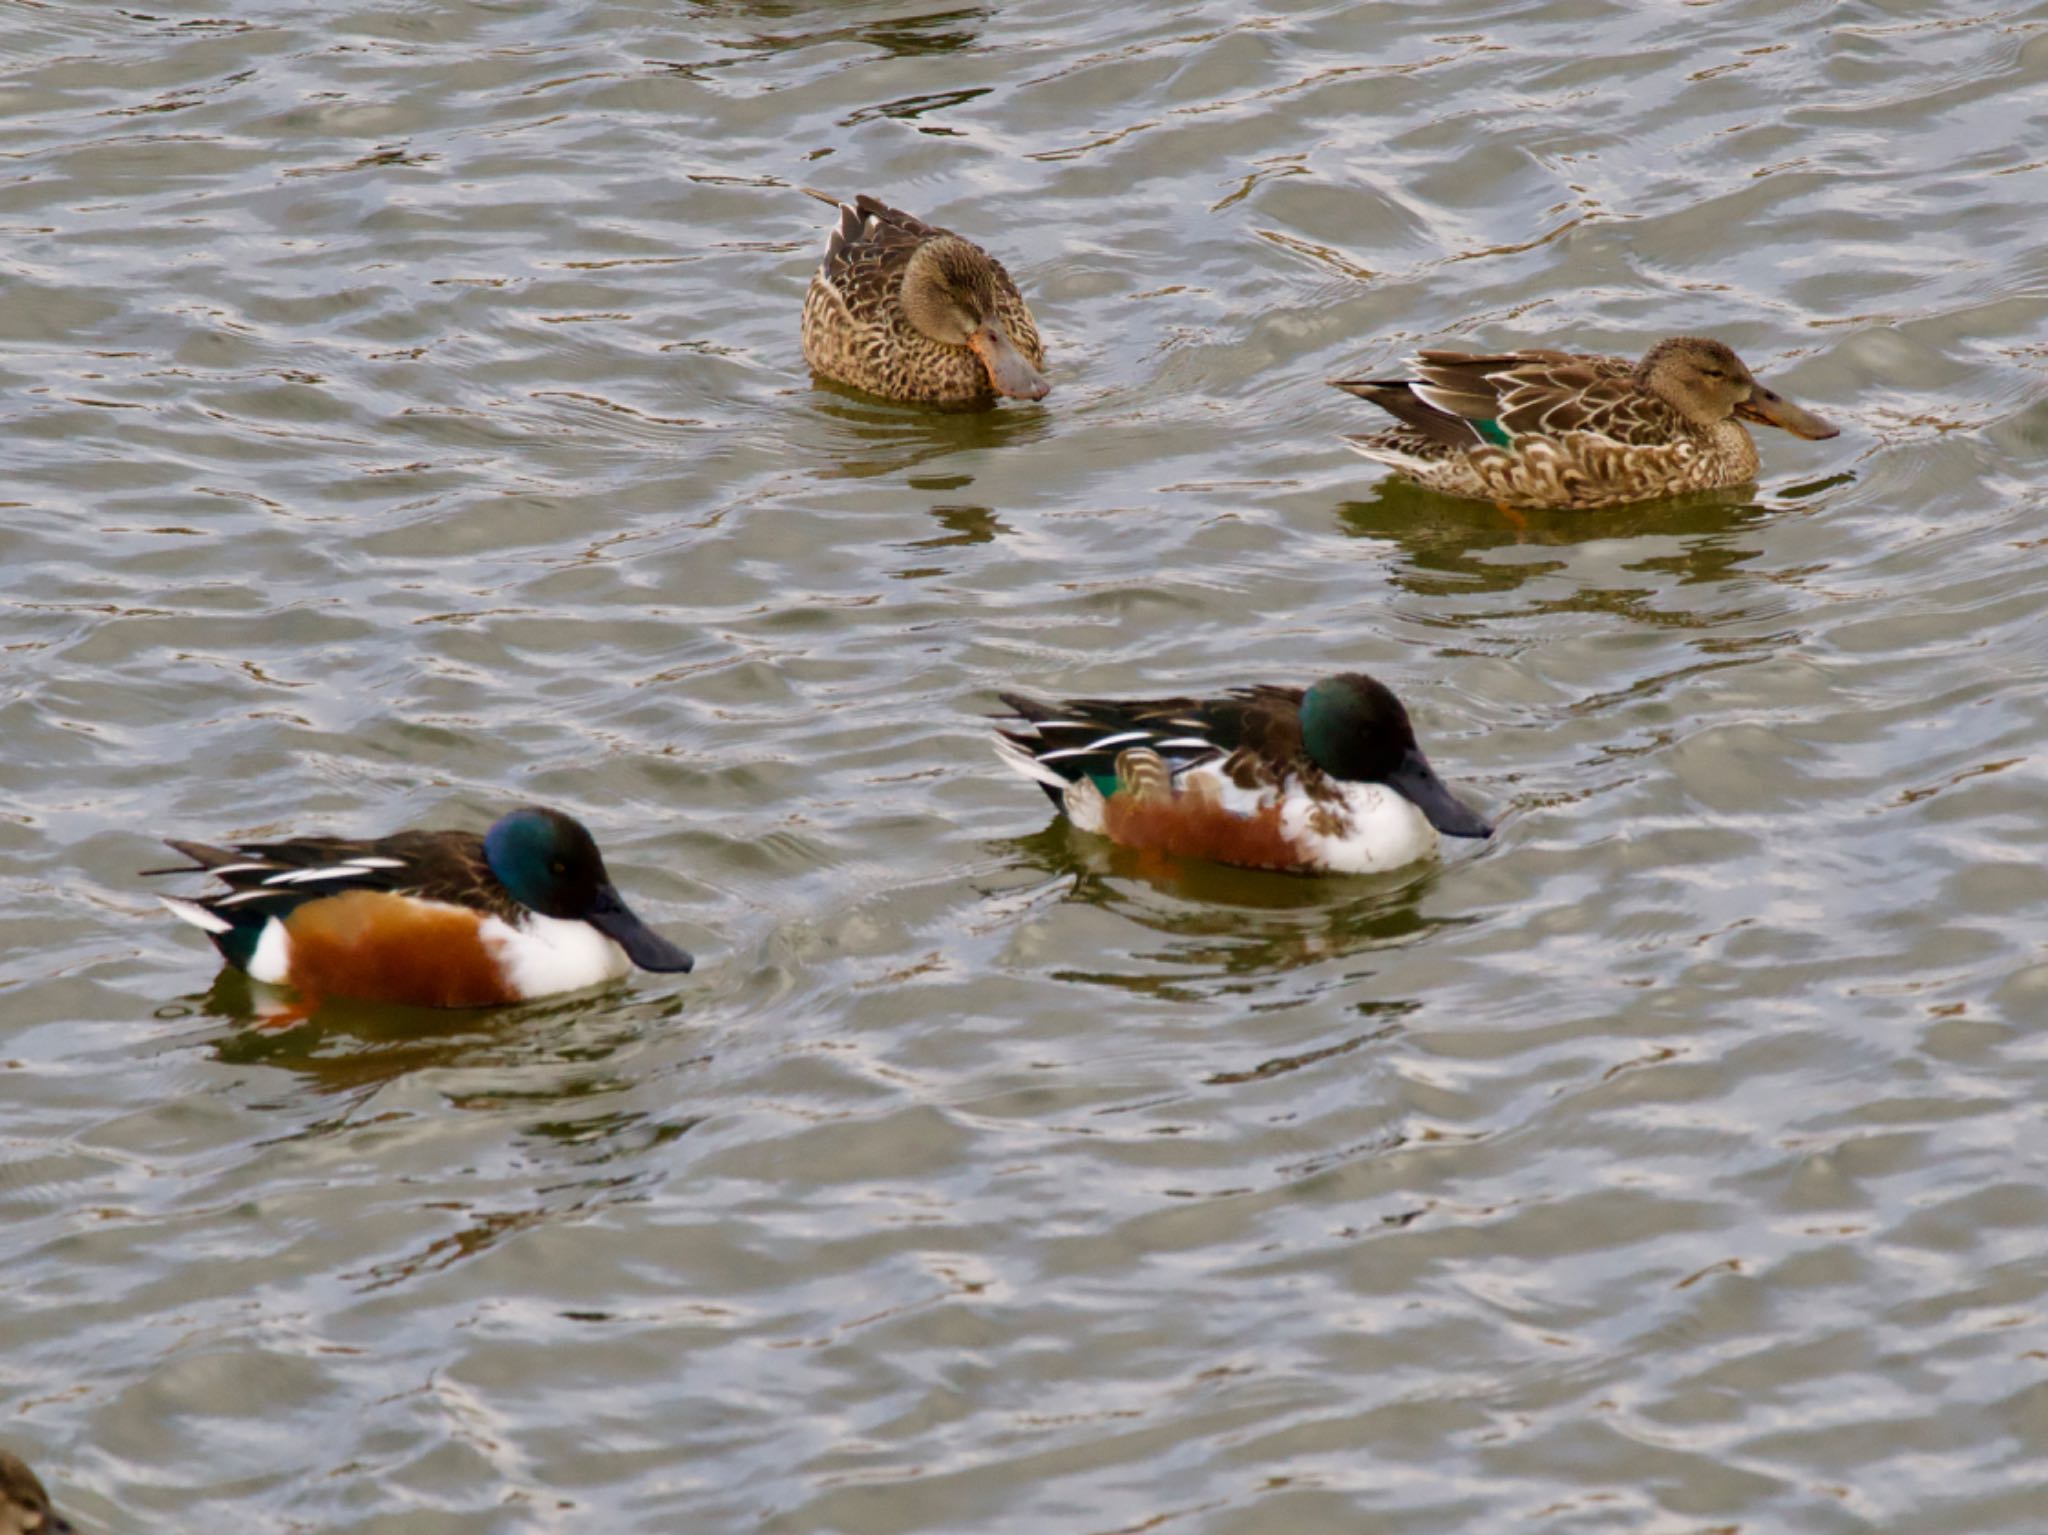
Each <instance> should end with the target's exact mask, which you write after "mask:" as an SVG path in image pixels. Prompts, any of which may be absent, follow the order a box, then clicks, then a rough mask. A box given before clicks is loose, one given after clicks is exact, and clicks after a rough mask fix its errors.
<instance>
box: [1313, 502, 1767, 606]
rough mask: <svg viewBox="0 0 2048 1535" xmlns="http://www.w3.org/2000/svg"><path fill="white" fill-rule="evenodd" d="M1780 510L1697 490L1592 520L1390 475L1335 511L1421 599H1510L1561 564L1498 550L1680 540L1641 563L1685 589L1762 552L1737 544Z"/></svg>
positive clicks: (1599, 513)
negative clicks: (1382, 551) (1483, 595)
mask: <svg viewBox="0 0 2048 1535" xmlns="http://www.w3.org/2000/svg"><path fill="white" fill-rule="evenodd" d="M1781 510H1783V508H1781V507H1778V506H1774V505H1772V504H1770V503H1767V502H1762V501H1759V500H1757V499H1756V496H1755V494H1754V491H1753V488H1752V487H1749V486H1739V487H1736V488H1734V489H1730V490H1715V491H1702V492H1699V493H1697V494H1695V495H1690V496H1674V497H1671V498H1669V499H1667V500H1663V501H1639V502H1633V503H1631V504H1629V505H1627V506H1614V507H1604V508H1599V509H1596V510H1592V511H1541V512H1531V511H1513V512H1509V511H1503V510H1502V509H1501V508H1500V507H1498V506H1495V505H1494V504H1493V503H1492V502H1490V501H1472V500H1467V499H1465V498H1464V497H1462V496H1445V495H1439V494H1438V493H1437V492H1435V491H1432V490H1424V489H1423V488H1422V487H1421V486H1419V485H1416V484H1414V483H1413V482H1411V481H1408V480H1405V479H1402V478H1401V477H1399V476H1398V475H1389V476H1388V477H1387V478H1385V479H1383V480H1381V481H1380V482H1379V483H1378V484H1377V485H1375V486H1374V487H1373V488H1372V490H1371V492H1370V493H1369V494H1368V495H1366V496H1365V497H1364V498H1362V499H1360V500H1356V501H1346V502H1344V503H1343V504H1342V505H1341V506H1339V507H1338V509H1337V522H1338V526H1339V527H1341V528H1342V529H1343V531H1344V532H1346V533H1348V534H1350V535H1351V536H1353V537H1354V538H1370V539H1377V540H1379V541H1380V542H1382V543H1387V544H1391V545H1393V546H1395V547H1396V548H1398V549H1399V550H1400V551H1401V553H1402V557H1403V558H1402V561H1401V563H1400V564H1399V565H1397V566H1396V567H1395V568H1394V569H1393V570H1392V571H1391V572H1390V577H1391V579H1392V580H1393V581H1394V583H1395V584H1396V585H1397V586H1400V587H1402V588H1404V589H1406V590H1408V591H1412V592H1414V593H1416V594H1417V595H1421V596H1441V595H1446V594H1454V593H1472V592H1507V591H1512V590H1514V589H1515V588H1516V587H1518V586H1521V585H1522V584H1523V583H1524V582H1526V581H1529V580H1531V579H1532V578H1534V577H1536V576H1539V575H1544V574H1547V573H1550V572H1552V571H1555V570H1557V569H1558V567H1559V565H1560V564H1561V563H1562V562H1561V561H1547V560H1530V559H1526V558H1525V559H1515V560H1494V559H1488V558H1486V556H1487V555H1489V554H1491V553H1492V552H1493V551H1495V550H1501V549H1527V548H1531V547H1535V548H1560V549H1562V548H1569V547H1571V546H1573V545H1576V544H1582V543H1588V542H1593V541H1596V540H1602V539H1618V538H1659V539H1676V540H1679V541H1680V542H1682V543H1683V544H1684V546H1685V547H1684V550H1683V551H1682V553H1680V554H1679V555H1677V556H1674V557H1659V558H1656V559H1654V560H1652V561H1647V562H1646V564H1645V567H1644V568H1646V569H1648V568H1652V567H1654V568H1656V569H1659V570H1663V571H1665V572H1667V573H1668V574H1671V575H1675V576H1676V577H1677V578H1678V582H1679V584H1681V585H1684V584H1688V583H1691V582H1697V581H1718V580H1722V579H1725V578H1726V577H1727V575H1728V573H1729V571H1730V570H1731V569H1732V568H1733V567H1735V566H1737V565H1739V564H1741V563H1742V562H1743V561H1744V560H1749V559H1754V558H1756V557H1757V555H1758V554H1759V553H1760V552H1761V551H1760V550H1758V549H1756V548H1753V547H1745V546H1744V545H1742V544H1740V543H1738V542H1736V541H1735V535H1737V534H1740V533H1742V532H1744V531H1745V530H1747V529H1750V528H1754V527H1756V526H1758V525H1759V524H1761V523H1763V522H1765V521H1767V520H1768V519H1769V518H1771V517H1773V516H1775V515H1777V514H1778V513H1779V512H1780V511H1781Z"/></svg>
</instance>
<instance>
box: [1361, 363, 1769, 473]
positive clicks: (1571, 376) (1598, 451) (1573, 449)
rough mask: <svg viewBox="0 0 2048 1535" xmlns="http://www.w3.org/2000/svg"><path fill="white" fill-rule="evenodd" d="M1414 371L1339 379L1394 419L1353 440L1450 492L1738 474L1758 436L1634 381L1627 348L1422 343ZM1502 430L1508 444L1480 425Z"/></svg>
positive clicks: (1751, 458) (1751, 466)
mask: <svg viewBox="0 0 2048 1535" xmlns="http://www.w3.org/2000/svg"><path fill="white" fill-rule="evenodd" d="M1413 366H1414V369H1415V373H1416V375H1417V376H1416V377H1415V378H1412V379H1357V380H1340V381H1338V384H1337V387H1338V388H1340V389H1344V390H1346V391H1347V392H1349V393H1351V394H1355V395H1358V396H1360V397H1361V398H1363V399H1367V400H1371V401H1372V402H1373V403H1374V404H1376V405H1378V406H1380V407H1381V408H1382V409H1383V410H1385V411H1387V412H1388V413H1389V414H1390V415H1392V416H1394V417H1395V419H1396V420H1398V421H1400V422H1401V423H1402V424H1401V425H1400V426H1399V427H1397V428H1394V429H1392V430H1388V431H1381V432H1374V433H1369V434H1364V435H1360V436H1356V437H1353V438H1351V439H1349V440H1350V442H1351V444H1352V446H1353V447H1355V448H1356V449H1357V450H1358V451H1359V452H1360V453H1362V454H1364V455H1365V456H1366V457H1368V458H1372V459H1376V460H1378V461H1380V462H1382V463H1386V464H1389V465H1390V466H1392V467H1393V468H1395V469H1397V470H1399V471H1400V472H1401V473H1403V474H1406V475H1408V476H1410V477H1411V478H1413V479H1414V480H1416V481H1417V482H1419V483H1420V484H1422V485H1425V486H1427V487H1428V488H1429V489H1431V490H1435V491H1440V492H1443V493H1445V494H1447V495H1454V496H1470V497H1474V498H1477V499H1481V500H1487V501H1495V502H1500V503H1502V504H1505V505H1508V506H1520V507H1532V508H1558V507H1567V508H1584V507H1594V506H1611V505H1617V504H1620V503H1623V502H1629V501H1644V500H1650V499H1654V498H1657V497H1661V496H1671V495H1681V494H1685V493H1688V492H1691V491H1699V490H1712V489H1718V488H1721V487H1723V486H1728V485H1740V484H1744V483H1747V482H1748V481H1750V480H1752V479H1754V478H1755V477H1756V472H1757V466H1758V459H1757V452H1756V444H1755V442H1754V441H1752V440H1751V438H1750V435H1749V432H1748V431H1747V430H1746V429H1745V428H1744V427H1743V425H1742V424H1741V423H1740V422H1739V421H1737V420H1735V419H1733V418H1732V417H1731V418H1729V419H1728V420H1725V421H1720V422H1716V423H1713V424H1712V425H1710V426H1702V425H1700V424H1697V423H1695V422H1692V421H1688V420H1687V419H1686V418H1685V417H1684V416H1683V415H1682V414H1680V412H1679V411H1678V410H1677V409H1676V408H1674V407H1673V406H1672V405H1671V404H1670V403H1668V402H1667V401H1665V400H1664V399H1662V398H1660V397H1659V396H1657V395H1655V394H1651V393H1650V392H1648V391H1647V390H1646V389H1644V388H1643V387H1642V384H1641V381H1640V374H1639V368H1638V364H1637V363H1635V362H1634V361H1631V360H1630V359H1628V358H1626V357H1614V356H1607V355H1602V354H1592V353H1585V354H1582V353H1574V352H1560V351H1553V350H1548V349H1542V348H1532V349H1529V350H1526V351H1519V352H1493V353H1475V352H1455V351H1446V350H1438V349H1429V350H1424V351H1420V352H1418V353H1416V355H1415V357H1414V358H1413ZM1489 425H1490V426H1491V427H1492V429H1493V431H1494V432H1495V433H1496V434H1499V435H1504V436H1507V437H1509V438H1510V439H1511V441H1510V442H1509V443H1507V444H1505V445H1503V444H1501V443H1499V442H1497V441H1494V440H1492V439H1491V438H1490V437H1489V435H1488V432H1487V426H1489Z"/></svg>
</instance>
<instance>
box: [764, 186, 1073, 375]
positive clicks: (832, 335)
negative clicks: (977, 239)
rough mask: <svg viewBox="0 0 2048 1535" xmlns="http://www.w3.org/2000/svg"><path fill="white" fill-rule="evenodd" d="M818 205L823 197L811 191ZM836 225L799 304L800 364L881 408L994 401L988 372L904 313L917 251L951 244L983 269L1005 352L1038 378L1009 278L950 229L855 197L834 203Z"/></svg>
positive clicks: (1031, 331) (1037, 360)
mask: <svg viewBox="0 0 2048 1535" xmlns="http://www.w3.org/2000/svg"><path fill="white" fill-rule="evenodd" d="M804 190H805V191H807V192H810V195H811V196H813V197H816V198H818V199H819V200H820V201H823V202H835V199H833V198H831V197H829V196H828V195H826V194H825V193H822V192H815V191H810V189H809V188H805V189H804ZM836 206H837V207H838V208H839V223H838V225H837V226H836V227H835V228H834V229H833V231H832V235H831V238H830V239H828V240H827V241H826V244H825V259H824V260H823V261H822V262H820V263H819V266H818V270H817V272H816V273H815V274H814V275H813V276H812V278H811V286H810V289H809V291H808V292H807V293H805V295H804V314H803V346H804V358H805V360H806V361H807V362H809V363H810V365H811V367H812V368H814V369H815V370H816V371H817V372H819V373H821V374H823V375H824V376H825V377H827V378H831V379H836V380H838V381H839V382H840V383H842V384H851V385H852V386H853V387H854V388H856V389H865V390H866V391H867V392H868V393H870V394H877V395H881V396H882V397H883V398H885V399H891V400H905V401H909V402H911V403H914V404H927V405H987V404H992V403H993V402H994V401H995V398H996V393H995V390H994V389H993V388H992V387H991V386H990V384H989V376H988V369H987V367H986V366H985V365H984V364H983V363H982V361H981V359H980V358H979V357H977V356H976V355H975V354H974V352H973V351H972V350H971V349H970V348H968V347H964V346H951V345H948V344H947V343H945V342H943V341H938V340H934V339H933V338H932V337H930V336H927V335H925V334H924V332H922V331H920V330H918V329H917V328H916V327H915V326H914V325H912V324H911V323H910V319H909V317H908V316H907V315H906V314H905V313H904V310H903V274H904V272H905V271H906V270H907V269H908V267H909V265H910V258H911V256H912V255H914V254H915V253H916V251H917V249H918V247H919V246H921V245H923V244H925V243H926V242H927V241H930V240H940V239H951V240H959V241H960V242H961V243H962V244H964V245H967V246H968V247H969V248H971V249H972V250H973V251H974V252H975V253H976V255H978V256H979V257H980V258H981V259H983V260H985V261H987V263H988V264H989V268H990V272H991V275H992V277H993V279H994V284H995V290H996V317H997V319H999V320H1000V321H1001V322H1002V326H1003V329H1004V330H1005V331H1007V332H1008V333H1009V337H1010V341H1011V343H1012V344H1013V345H1014V346H1015V347H1016V348H1017V350H1018V351H1019V352H1021V353H1022V354H1023V355H1024V356H1025V358H1026V359H1028V360H1029V361H1030V363H1031V365H1032V366H1033V367H1035V368H1039V369H1043V368H1044V366H1045V347H1044V344H1043V343H1042V342H1041V341H1040V340H1039V337H1038V326H1037V323H1036V322H1035V321H1034V320H1033V319H1032V317H1031V310H1030V308H1029V307H1028V306H1027V305H1026V304H1025V302H1024V296H1023V295H1022V294H1021V293H1019V292H1018V291H1017V285H1016V283H1014V282H1013V281H1011V279H1010V274H1009V272H1008V271H1006V270H1005V269H1004V267H1003V264H1002V263H1001V262H1000V261H998V260H996V258H995V257H994V256H991V255H989V253H988V252H987V251H985V250H983V249H982V248H981V247H980V246H979V245H975V244H974V242H973V241H971V240H968V239H966V238H965V237H964V236H962V235H957V234H955V233H954V232H953V231H952V230H950V229H941V228H939V227H938V226H937V225H935V224H927V223H925V222H924V220H922V219H920V218H917V217H915V216H913V215H911V214H908V213H905V212H903V211H902V210H901V209H900V208H892V207H890V206H889V205H888V204H887V203H884V202H882V201H881V200H880V199H878V198H874V197H870V196H868V195H867V194H866V193H862V194H861V195H860V196H859V197H856V198H855V199H854V200H853V201H852V202H851V203H837V204H836Z"/></svg>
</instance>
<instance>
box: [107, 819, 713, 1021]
mask: <svg viewBox="0 0 2048 1535" xmlns="http://www.w3.org/2000/svg"><path fill="white" fill-rule="evenodd" d="M170 845H171V846H172V847H173V848H175V849H177V850H178V851H179V852H180V853H183V854H184V855H185V856H186V857H187V858H189V859H191V860H192V862H191V864H190V865H189V866H182V867H179V868H175V869H150V870H147V871H145V872H146V873H148V874H193V873H201V872H204V873H209V874H212V875H214V876H215V877H216V878H218V879H220V880H222V881H223V882H225V883H226V884H227V885H228V887H229V893H228V894H226V895H216V896H209V897H207V898H205V899H203V900H181V899H177V898H174V897H170V896H161V897H159V899H160V900H162V901H163V903H164V905H166V906H168V907H169V908H170V909H171V911H172V912H173V914H175V915H176V916H179V917H182V918H183V919H184V920H185V921H187V922H190V923H191V924H192V925H193V926H194V927H197V928H200V929H201V930H203V931H204V932H205V933H206V935H207V936H208V937H209V938H211V939H212V940H213V944H214V947H215V948H217V949H219V950H220V952H221V955H222V957H223V958H225V959H226V960H227V961H228V963H229V964H231V965H235V966H238V967H239V968H241V969H243V970H246V971H248V972H249V974H250V975H251V976H252V977H253V978H254V979H256V980H259V981H267V982H270V983H272V984H284V985H290V986H293V987H296V988H297V989H298V990H299V992H300V993H301V994H302V995H304V996H305V997H306V998H308V999H317V998H320V997H329V996H332V997H354V998H357V999H359V1000H362V1001H366V1002H397V1003H410V1004H414V1005H417V1006H423V1007H487V1006H490V1005H492V1004H494V1003H499V1002H520V1001H524V1000H526V999H527V998H529V997H541V996H547V995H548V994H550V993H552V992H558V991H577V990H580V989H581V988H583V987H585V986H595V985H597V984H598V983H599V982H601V981H610V980H616V979H617V978H618V977H619V976H622V975H624V974H625V973H626V971H627V970H628V969H629V968H631V966H632V965H638V966H639V967H640V968H641V969H643V970H688V969H689V968H690V966H691V964H692V963H694V961H692V959H691V958H690V956H689V955H688V954H686V953H685V952H684V951H683V950H681V949H679V948H677V947H676V946H675V945H674V944H672V943H670V942H669V941H668V940H667V939H666V938H663V937H661V936H660V935H658V934H656V933H654V932H653V931H651V930H650V929H649V928H648V927H647V926H646V925H645V924H644V923H643V922H641V920H640V919H639V918H638V917H636V916H634V915H633V913H632V911H631V910H630V909H628V907H627V906H626V903H625V902H624V901H623V900H621V899H620V897H619V892H618V891H617V890H615V889H613V888H612V882H611V880H610V878H609V877H608V876H607V875H606V873H605V868H604V859H603V857H602V856H601V855H600V854H599V853H598V851H597V844H596V842H594V841H592V840H591V836H590V833H589V832H588V831H587V830H585V829H584V827H583V824H582V823H581V822H580V821H576V820H573V819H572V818H570V817H569V816H566V815H563V814H562V813H561V812H560V811H556V810H540V809H534V808H527V809H522V810H514V811H512V812H511V813H510V814H509V815H506V816H503V817H501V818H500V819H499V820H498V822H497V823H496V824H495V825H494V826H492V827H491V829H490V830H489V831H488V832H486V833H484V835H483V836H481V837H479V836H477V835H476V834H475V833H474V832H466V831H402V832H399V833H398V834H397V835H396V836H391V837H380V838H376V839H374V840H369V841H352V840H350V839H348V838H343V837H302V838H298V839H296V840H294V841H290V842H255V843H239V844H237V845H236V846H234V847H229V848H219V847H209V846H208V845H207V844H205V843H203V842H172V843H171V844H170Z"/></svg>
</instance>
